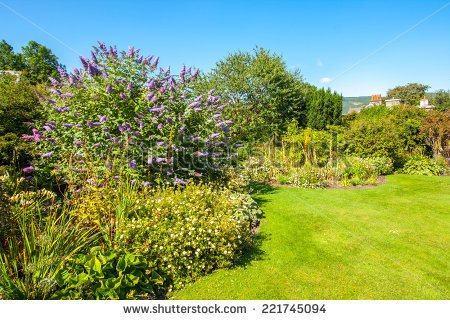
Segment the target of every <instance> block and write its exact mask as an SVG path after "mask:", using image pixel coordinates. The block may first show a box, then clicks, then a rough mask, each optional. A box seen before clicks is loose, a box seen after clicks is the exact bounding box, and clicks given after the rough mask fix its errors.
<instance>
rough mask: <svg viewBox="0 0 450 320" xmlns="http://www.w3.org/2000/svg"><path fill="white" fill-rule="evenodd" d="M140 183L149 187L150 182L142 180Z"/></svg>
mask: <svg viewBox="0 0 450 320" xmlns="http://www.w3.org/2000/svg"><path fill="white" fill-rule="evenodd" d="M142 185H143V186H144V187H150V182H148V181H146V182H143V183H142Z"/></svg>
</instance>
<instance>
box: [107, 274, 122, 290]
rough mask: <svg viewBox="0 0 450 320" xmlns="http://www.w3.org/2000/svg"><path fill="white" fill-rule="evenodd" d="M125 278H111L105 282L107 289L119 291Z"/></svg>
mask: <svg viewBox="0 0 450 320" xmlns="http://www.w3.org/2000/svg"><path fill="white" fill-rule="evenodd" d="M122 279H123V276H120V277H118V278H109V279H107V280H106V281H105V287H106V288H108V289H117V288H119V287H120V286H121V285H122Z"/></svg>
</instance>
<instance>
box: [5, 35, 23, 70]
mask: <svg viewBox="0 0 450 320" xmlns="http://www.w3.org/2000/svg"><path fill="white" fill-rule="evenodd" d="M24 68H25V64H24V61H23V57H22V55H21V54H20V53H18V54H16V53H15V52H14V48H13V47H12V46H11V45H9V44H8V43H7V42H6V41H5V40H2V41H1V42H0V70H23V69H24Z"/></svg>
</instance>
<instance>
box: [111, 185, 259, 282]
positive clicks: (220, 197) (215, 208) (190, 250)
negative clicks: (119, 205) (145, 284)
mask: <svg viewBox="0 0 450 320" xmlns="http://www.w3.org/2000/svg"><path fill="white" fill-rule="evenodd" d="M139 205H140V206H141V210H142V211H140V213H139V215H137V216H136V217H134V218H131V219H130V220H128V221H127V223H126V225H125V226H124V228H123V230H124V231H123V234H122V235H120V237H119V238H120V244H119V245H120V246H121V247H124V248H126V249H127V250H133V251H135V252H139V253H141V254H143V255H144V256H146V257H147V259H149V260H151V261H155V262H156V265H157V266H158V268H159V270H158V273H159V274H161V275H162V276H163V277H164V278H165V279H166V281H168V282H166V283H170V285H169V286H168V287H167V288H168V290H172V289H173V288H178V287H181V286H183V285H184V284H185V283H186V282H187V281H189V280H190V279H193V278H196V277H198V276H199V275H202V274H205V273H208V272H210V271H212V270H214V269H216V268H219V267H226V266H230V265H232V264H233V262H235V261H236V260H237V259H238V258H239V257H240V254H241V253H242V252H243V251H244V250H246V248H248V246H249V244H250V243H251V235H252V233H251V227H253V226H255V224H256V223H257V218H258V216H259V214H260V210H259V209H258V208H257V206H256V204H255V202H254V201H253V200H252V199H251V198H250V197H249V196H242V195H238V194H235V193H234V192H231V191H229V190H227V189H214V188H211V187H210V186H208V185H204V184H199V185H194V184H188V185H187V186H186V187H185V188H184V189H183V190H182V191H181V190H179V189H174V188H167V189H165V190H159V191H155V192H154V194H153V195H152V196H151V198H148V199H147V200H145V202H142V203H139Z"/></svg>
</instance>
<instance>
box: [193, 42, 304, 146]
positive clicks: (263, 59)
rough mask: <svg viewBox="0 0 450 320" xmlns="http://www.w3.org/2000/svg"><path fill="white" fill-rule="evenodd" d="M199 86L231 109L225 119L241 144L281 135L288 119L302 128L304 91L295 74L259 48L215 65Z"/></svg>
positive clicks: (300, 78)
mask: <svg viewBox="0 0 450 320" xmlns="http://www.w3.org/2000/svg"><path fill="white" fill-rule="evenodd" d="M201 85H202V86H205V85H206V86H207V87H209V88H214V89H216V90H218V91H219V92H220V93H221V94H222V95H223V96H224V98H225V99H226V100H229V101H230V103H231V107H230V108H228V111H227V116H228V117H229V118H231V119H232V120H233V121H234V122H235V123H236V124H237V125H236V126H235V130H236V131H237V132H236V134H237V136H238V137H239V138H241V139H244V140H252V139H264V138H267V137H268V136H269V135H271V134H274V133H275V134H277V133H281V131H282V129H283V128H284V125H285V124H286V122H287V121H288V120H290V119H292V118H296V119H299V122H300V123H301V124H306V120H305V116H306V88H307V85H306V84H305V83H304V82H303V80H302V77H301V75H300V73H299V72H298V71H290V70H288V68H287V66H286V64H285V62H284V61H283V60H282V57H281V56H279V55H277V54H272V53H271V52H270V51H268V50H265V49H263V48H258V47H257V48H255V49H254V50H253V52H252V53H248V52H240V51H238V52H234V53H232V54H230V55H229V56H228V57H226V58H225V59H223V60H221V61H219V62H217V64H216V67H215V68H214V69H213V70H212V71H211V72H210V73H209V74H207V75H206V76H205V77H204V78H203V81H202V83H201Z"/></svg>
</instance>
